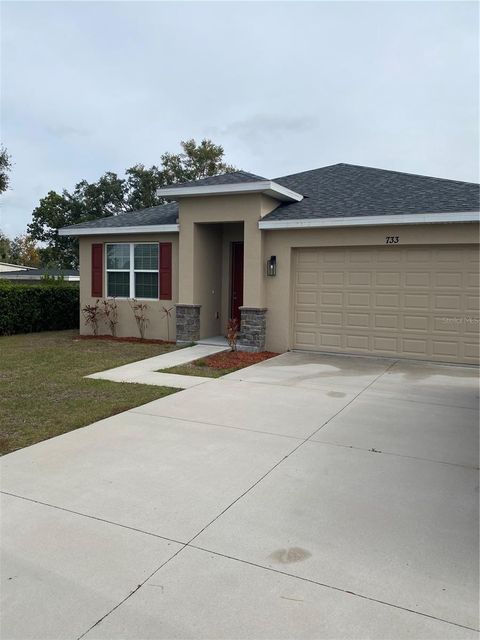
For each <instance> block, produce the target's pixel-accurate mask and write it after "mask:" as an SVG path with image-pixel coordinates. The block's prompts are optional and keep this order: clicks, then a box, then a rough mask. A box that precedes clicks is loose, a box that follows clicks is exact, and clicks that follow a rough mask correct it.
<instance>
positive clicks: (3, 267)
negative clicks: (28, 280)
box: [0, 262, 29, 273]
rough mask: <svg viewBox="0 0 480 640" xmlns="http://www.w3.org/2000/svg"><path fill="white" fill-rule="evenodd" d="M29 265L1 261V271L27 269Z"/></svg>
mask: <svg viewBox="0 0 480 640" xmlns="http://www.w3.org/2000/svg"><path fill="white" fill-rule="evenodd" d="M28 268H29V267H24V266H23V265H22V264H10V263H9V262H0V273H2V272H3V271H25V270H26V269H28Z"/></svg>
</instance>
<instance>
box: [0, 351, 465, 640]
mask: <svg viewBox="0 0 480 640" xmlns="http://www.w3.org/2000/svg"><path fill="white" fill-rule="evenodd" d="M172 355H173V354H172ZM477 374H478V371H477V370H475V369H473V368H462V367H453V366H450V367H449V366H440V365H430V364H418V363H407V362H396V361H393V360H380V359H372V358H348V357H336V356H319V355H317V356H315V355H305V354H295V353H290V354H284V355H282V356H279V357H277V358H273V359H271V360H267V361H265V362H263V363H261V364H258V365H255V366H253V367H249V368H247V369H243V370H241V371H238V372H235V373H233V374H230V375H229V376H226V377H224V378H223V379H219V380H214V381H209V382H206V383H204V384H202V385H201V386H197V387H194V388H191V389H187V390H185V391H182V392H179V393H177V394H173V395H171V396H168V397H166V398H162V399H160V400H156V401H154V402H150V403H148V404H146V405H143V406H141V407H138V408H136V409H133V410H131V411H127V412H125V413H122V414H120V415H117V416H114V417H112V418H109V419H107V420H102V421H100V422H97V423H95V424H92V425H90V426H88V427H85V428H83V429H78V430H76V431H72V432H70V433H67V434H65V435H62V436H59V437H57V438H53V439H51V440H47V441H45V442H41V443H39V444H36V445H34V446H31V447H28V448H26V449H23V450H20V451H17V452H14V453H11V454H9V455H7V456H4V458H3V459H2V460H1V463H0V466H1V481H2V491H3V506H2V531H1V544H2V548H3V551H2V553H3V556H2V562H1V568H2V571H1V578H2V583H3V584H2V598H3V603H2V614H3V618H2V627H1V634H0V635H1V638H2V640H16V639H18V640H28V639H35V640H57V639H58V640H69V639H72V640H73V639H80V638H82V639H83V638H85V639H88V640H93V639H96V640H108V639H112V640H113V639H114V640H147V639H151V640H153V639H155V640H159V639H165V640H170V639H181V640H184V639H187V638H188V639H205V640H212V639H216V640H220V639H237V638H242V639H251V640H270V639H273V638H275V639H277V638H291V639H292V640H298V639H304V640H327V639H329V640H332V639H335V640H343V639H345V640H347V639H350V640H360V639H362V640H363V639H378V640H385V639H386V638H388V639H389V640H408V639H410V640H426V639H430V640H444V639H445V640H446V639H449V640H450V639H451V640H454V639H458V640H460V639H461V640H470V639H473V638H477V640H478V634H477V633H476V631H475V629H478V375H477ZM60 406H61V405H60Z"/></svg>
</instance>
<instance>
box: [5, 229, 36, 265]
mask: <svg viewBox="0 0 480 640" xmlns="http://www.w3.org/2000/svg"><path fill="white" fill-rule="evenodd" d="M0 262H9V263H11V264H22V265H25V266H26V267H38V266H40V251H39V248H38V247H37V245H36V244H35V241H34V240H33V239H32V238H31V236H29V235H26V234H24V235H20V236H17V237H16V238H14V239H13V240H10V238H8V236H6V235H5V234H4V233H2V232H1V231H0Z"/></svg>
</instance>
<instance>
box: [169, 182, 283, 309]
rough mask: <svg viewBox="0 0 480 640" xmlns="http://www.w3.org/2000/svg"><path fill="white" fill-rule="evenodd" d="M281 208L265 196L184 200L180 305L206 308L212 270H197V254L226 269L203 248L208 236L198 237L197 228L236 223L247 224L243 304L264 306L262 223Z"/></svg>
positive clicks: (181, 212)
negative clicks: (264, 218)
mask: <svg viewBox="0 0 480 640" xmlns="http://www.w3.org/2000/svg"><path fill="white" fill-rule="evenodd" d="M278 204H279V203H278V202H277V201H276V200H273V199H272V198H268V197H266V196H263V195H261V194H247V195H235V196H212V197H204V198H182V199H181V200H180V207H179V224H180V245H179V302H180V303H182V304H202V305H203V304H204V300H203V299H202V292H204V291H207V290H208V288H209V287H210V289H212V284H213V283H212V282H211V280H210V279H211V270H210V269H208V268H196V267H198V266H199V265H201V264H202V263H201V260H199V259H198V257H197V256H196V252H198V253H200V254H201V255H202V256H203V257H204V258H206V259H208V260H209V261H215V264H216V268H217V269H219V270H220V269H221V266H222V260H221V256H219V255H218V254H210V255H209V256H208V255H207V254H206V252H205V251H204V248H203V243H204V242H203V241H204V240H205V236H204V235H203V234H201V233H200V234H198V233H197V231H196V228H199V227H200V226H201V225H202V224H206V223H208V224H213V223H224V222H236V223H243V232H244V237H243V240H244V282H243V304H244V305H245V306H252V307H262V306H264V304H265V282H264V277H263V272H264V236H263V234H262V233H261V232H260V231H259V229H258V222H259V220H260V219H261V218H262V217H263V216H264V215H266V214H267V213H269V212H270V211H272V210H273V209H275V208H276V207H277V206H278ZM197 240H200V243H198V242H197ZM224 305H225V303H224V304H223V305H222V309H224V308H225V306H224Z"/></svg>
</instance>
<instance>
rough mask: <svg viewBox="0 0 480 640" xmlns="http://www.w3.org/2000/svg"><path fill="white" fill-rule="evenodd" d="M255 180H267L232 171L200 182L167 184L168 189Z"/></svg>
mask: <svg viewBox="0 0 480 640" xmlns="http://www.w3.org/2000/svg"><path fill="white" fill-rule="evenodd" d="M257 180H268V178H263V177H262V176H257V175H255V174H254V173H248V172H247V171H233V172H232V173H221V174H220V175H218V176H209V177H208V178H201V179H200V180H192V181H190V182H178V183H175V184H169V185H168V187H172V188H175V189H176V188H177V187H209V186H214V185H217V184H239V183H241V182H256V181H257Z"/></svg>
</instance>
